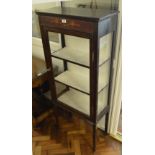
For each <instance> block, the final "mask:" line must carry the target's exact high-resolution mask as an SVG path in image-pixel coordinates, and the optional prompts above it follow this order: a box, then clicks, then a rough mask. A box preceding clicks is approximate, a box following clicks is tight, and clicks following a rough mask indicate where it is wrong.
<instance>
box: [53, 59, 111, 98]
mask: <svg viewBox="0 0 155 155" xmlns="http://www.w3.org/2000/svg"><path fill="white" fill-rule="evenodd" d="M108 65H109V63H108V62H107V63H105V65H103V66H102V67H101V68H100V70H101V71H100V72H99V84H98V92H101V91H102V90H103V89H104V88H105V87H106V86H107V85H108V81H109V76H108V73H107V74H104V73H106V72H108V67H107V66H108ZM75 66H76V65H75ZM75 66H74V70H73V69H72V70H67V71H64V72H63V73H61V74H60V75H58V76H57V77H55V81H57V82H60V83H62V84H65V85H67V86H69V87H71V88H74V89H76V90H79V91H81V92H83V93H85V94H88V95H89V94H90V79H89V70H88V69H85V70H82V67H80V68H75ZM80 69H81V70H80ZM84 71H85V72H84Z"/></svg>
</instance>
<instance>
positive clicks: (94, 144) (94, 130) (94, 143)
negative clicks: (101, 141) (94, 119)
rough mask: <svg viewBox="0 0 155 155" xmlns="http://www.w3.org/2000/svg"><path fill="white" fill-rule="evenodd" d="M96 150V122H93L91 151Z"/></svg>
mask: <svg viewBox="0 0 155 155" xmlns="http://www.w3.org/2000/svg"><path fill="white" fill-rule="evenodd" d="M95 151H96V124H93V152H95Z"/></svg>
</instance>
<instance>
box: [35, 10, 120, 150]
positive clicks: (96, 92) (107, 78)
mask: <svg viewBox="0 0 155 155" xmlns="http://www.w3.org/2000/svg"><path fill="white" fill-rule="evenodd" d="M36 13H37V14H38V17H39V24H40V30H41V36H42V43H43V48H44V55H45V60H46V67H47V69H48V70H49V83H50V91H51V97H52V101H53V103H54V105H55V110H56V109H57V108H58V107H61V108H64V109H66V110H68V111H70V112H74V113H77V114H79V115H80V116H81V117H82V118H84V119H87V120H88V122H90V124H91V125H92V128H93V133H92V137H93V150H94V151H95V149H96V128H97V123H98V121H99V120H100V119H101V118H102V117H103V116H104V115H105V116H106V119H105V120H106V121H105V131H106V132H107V127H108V114H109V110H110V106H109V103H110V94H111V93H110V92H111V79H112V70H113V56H114V51H115V38H116V27H117V16H118V12H117V11H114V10H104V9H87V8H64V7H63V8H59V7H56V8H52V9H49V10H36ZM49 32H57V33H60V34H61V44H62V48H61V49H59V50H56V51H53V50H52V47H50V44H49V36H48V33H49ZM54 59H57V61H60V62H61V63H60V64H63V70H62V71H61V73H59V74H58V75H57V76H56V77H54V74H53V67H52V66H53V63H52V62H53V60H54ZM56 83H59V84H61V85H62V87H61V90H57V84H56Z"/></svg>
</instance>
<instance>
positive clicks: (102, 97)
mask: <svg viewBox="0 0 155 155" xmlns="http://www.w3.org/2000/svg"><path fill="white" fill-rule="evenodd" d="M111 42H112V33H109V34H107V35H105V36H103V37H101V38H100V47H99V49H100V50H99V77H98V92H99V94H98V111H97V114H98V115H99V114H100V113H101V112H102V111H103V109H104V108H105V107H106V105H107V101H108V88H109V75H110V57H111Z"/></svg>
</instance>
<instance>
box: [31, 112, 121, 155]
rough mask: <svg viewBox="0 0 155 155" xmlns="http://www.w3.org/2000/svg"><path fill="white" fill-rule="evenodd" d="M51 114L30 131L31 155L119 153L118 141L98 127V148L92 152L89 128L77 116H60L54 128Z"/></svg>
mask: <svg viewBox="0 0 155 155" xmlns="http://www.w3.org/2000/svg"><path fill="white" fill-rule="evenodd" d="M54 118H55V117H54V116H53V113H51V115H50V116H48V117H47V118H46V119H44V120H43V121H42V122H41V123H40V124H39V126H37V128H36V127H35V128H33V131H32V145H33V146H32V149H33V150H32V151H33V155H121V143H120V142H118V141H116V140H114V139H113V138H112V137H110V136H108V135H105V134H103V132H102V131H100V130H97V149H96V152H95V153H93V152H92V147H91V146H92V128H91V126H90V125H88V123H87V122H85V121H84V120H82V119H81V118H79V117H78V116H72V117H69V118H67V117H66V116H65V115H63V114H62V115H61V113H60V116H59V129H57V128H56V127H55V119H54Z"/></svg>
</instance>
